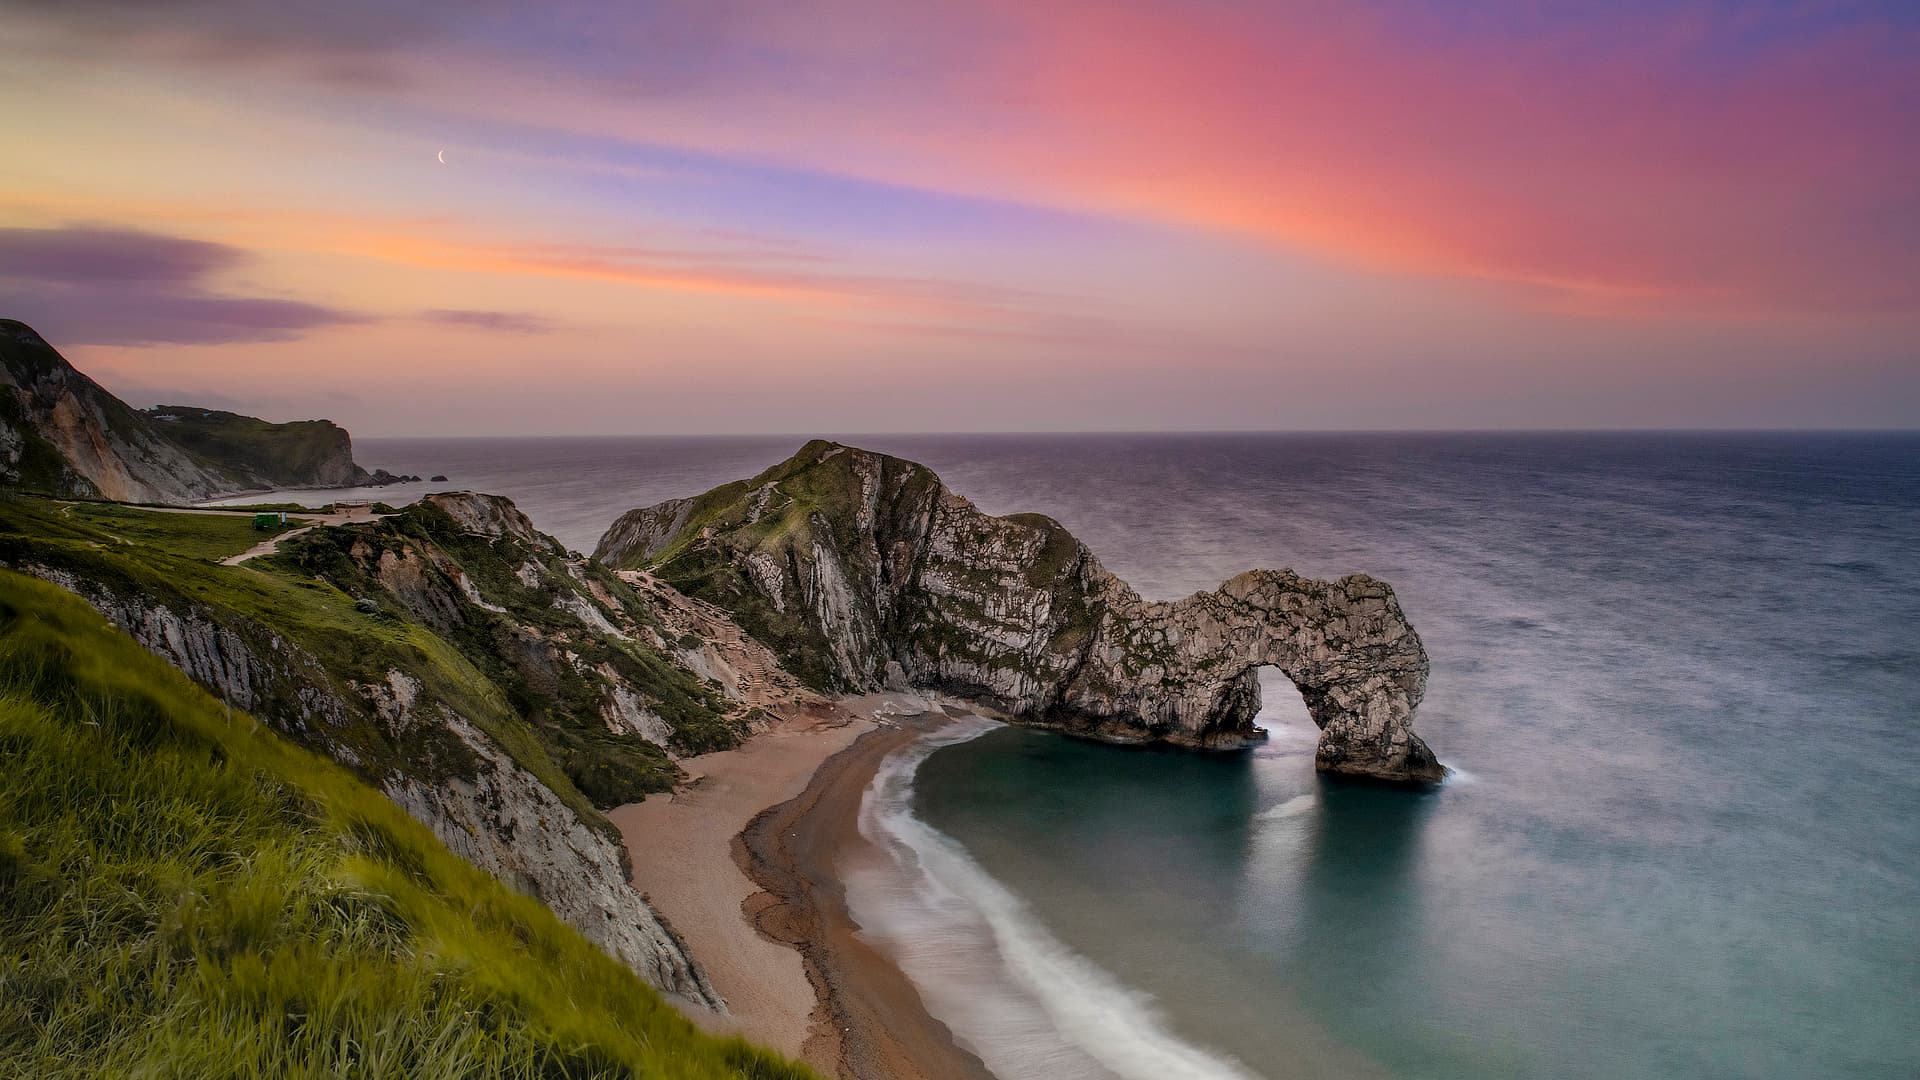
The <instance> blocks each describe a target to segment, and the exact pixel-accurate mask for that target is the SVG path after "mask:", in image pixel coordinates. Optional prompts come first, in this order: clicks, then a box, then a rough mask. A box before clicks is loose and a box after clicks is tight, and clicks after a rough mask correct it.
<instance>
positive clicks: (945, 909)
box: [848, 721, 1252, 1080]
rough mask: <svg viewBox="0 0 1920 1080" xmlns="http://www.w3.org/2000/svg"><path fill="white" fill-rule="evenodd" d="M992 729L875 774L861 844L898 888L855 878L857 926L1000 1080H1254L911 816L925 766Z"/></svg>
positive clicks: (987, 725)
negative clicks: (886, 857) (1182, 1031)
mask: <svg viewBox="0 0 1920 1080" xmlns="http://www.w3.org/2000/svg"><path fill="white" fill-rule="evenodd" d="M996 726H998V725H996V724H993V723H991V722H989V721H979V722H977V723H975V722H968V721H963V722H961V723H959V724H956V725H954V726H952V727H949V728H948V729H947V730H945V731H943V732H941V733H939V734H938V735H936V736H933V737H931V738H929V739H927V740H923V741H922V742H920V743H918V744H916V745H915V746H913V747H911V748H909V749H907V750H905V751H902V752H901V753H899V754H896V755H895V756H894V757H893V758H892V759H890V760H889V761H887V762H886V763H885V764H884V765H883V766H882V768H881V770H880V771H879V773H878V774H876V776H875V778H874V783H873V786H872V787H870V788H869V789H868V791H867V795H866V797H865V799H864V800H863V801H862V803H861V808H860V831H861V833H862V834H863V835H865V836H866V837H867V839H868V840H869V841H871V842H873V843H874V844H875V845H876V846H878V847H880V848H881V849H882V850H883V851H885V852H887V853H888V854H890V855H891V856H892V861H893V864H894V866H893V870H894V871H896V872H897V876H896V877H895V879H894V880H893V881H891V882H889V881H885V880H876V879H875V878H873V877H871V876H866V875H853V876H850V877H849V880H848V898H849V900H850V901H851V902H853V904H854V906H855V909H856V911H855V914H856V917H857V918H859V919H860V921H861V923H862V925H863V926H866V927H867V928H868V929H869V930H870V931H872V932H875V933H876V934H877V935H878V936H880V937H881V938H883V939H885V940H886V942H887V943H888V944H889V945H891V946H893V947H894V951H895V953H896V955H897V956H898V957H899V958H900V960H901V964H902V967H903V968H904V969H905V970H906V972H907V974H908V976H909V977H910V978H912V979H913V981H914V982H915V983H916V984H917V985H918V986H919V988H920V990H921V992H922V994H923V995H925V996H926V998H927V1000H928V1003H929V1005H930V1006H931V1007H932V1008H933V1009H934V1010H935V1011H936V1012H938V1013H939V1014H940V1018H941V1019H942V1020H945V1021H946V1022H947V1023H948V1024H949V1026H951V1027H952V1028H953V1030H954V1031H955V1033H956V1034H957V1035H959V1036H960V1038H961V1040H962V1041H963V1042H965V1043H966V1044H967V1045H968V1046H969V1047H970V1048H971V1049H973V1050H974V1051H975V1052H976V1053H978V1054H979V1055H980V1057H981V1058H982V1060H984V1061H985V1062H986V1063H987V1066H988V1068H990V1069H992V1070H993V1071H994V1073H995V1074H996V1075H998V1076H1001V1077H1004V1078H1005V1080H1019V1078H1021V1077H1027V1076H1033V1077H1047V1078H1048V1080H1054V1078H1067V1077H1115V1076H1117V1077H1120V1078H1122V1080H1252V1074H1251V1073H1249V1072H1247V1071H1246V1069H1245V1068H1243V1067H1242V1066H1241V1065H1240V1064H1239V1063H1238V1062H1236V1061H1233V1060H1232V1059H1230V1058H1226V1057H1223V1056H1220V1055H1217V1054H1214V1053H1212V1052H1210V1051H1207V1050H1204V1049H1202V1048H1200V1047H1198V1046H1195V1045H1193V1044H1192V1043H1189V1042H1187V1041H1185V1040H1183V1039H1181V1038H1180V1037H1179V1036H1178V1035H1175V1034H1174V1033H1173V1032H1172V1031H1171V1030H1170V1029H1169V1028H1168V1026H1167V1023H1166V1020H1165V1018H1164V1017H1162V1016H1161V1014H1160V1013H1159V1011H1158V1009H1156V1008H1155V1006H1154V1003H1153V999H1152V998H1151V996H1149V995H1146V994H1143V993H1140V992H1138V991H1135V990H1132V989H1130V988H1128V987H1126V986H1124V985H1123V984H1121V983H1120V982H1119V981H1118V980H1117V979H1115V978H1114V977H1113V976H1112V975H1110V974H1108V973H1107V972H1105V971H1104V970H1102V969H1101V968H1100V967H1099V966H1098V965H1096V964H1095V963H1093V962H1092V961H1091V960H1089V959H1087V958H1086V957H1084V956H1082V955H1080V954H1079V953H1077V952H1075V951H1073V950H1072V949H1070V948H1068V947H1067V946H1066V945H1065V944H1064V943H1062V942H1061V941H1060V940H1059V939H1057V938H1055V937H1054V936H1053V934H1052V933H1050V932H1049V931H1048V930H1047V928H1046V927H1045V926H1044V925H1042V924H1041V923H1040V921H1039V920H1038V919H1037V918H1036V917H1035V916H1034V914H1033V912H1032V910H1031V909H1030V908H1028V906H1027V905H1026V903H1025V902H1024V901H1022V900H1021V899H1020V898H1019V897H1018V896H1016V895H1014V894H1013V893H1012V892H1011V891H1009V890H1008V889H1007V888H1006V887H1005V886H1003V885H1002V884H1000V883H999V882H998V881H996V880H994V878H993V877H992V876H991V875H989V874H988V873H987V872H986V871H985V870H984V869H982V868H981V867H980V866H979V864H977V863H976V862H974V860H973V857H972V856H971V855H969V854H968V853H967V851H966V849H965V848H963V847H962V846H961V845H960V844H959V843H958V842H956V841H955V840H953V839H952V838H951V837H948V836H947V835H946V834H944V833H942V832H940V831H939V830H937V829H935V828H933V827H932V826H930V825H928V824H927V823H925V822H924V821H921V820H920V819H919V818H918V817H916V816H915V815H914V814H913V812H912V808H911V807H912V793H913V777H914V774H915V773H916V772H917V771H918V769H919V766H920V763H921V762H922V761H924V760H925V759H926V757H927V755H928V754H930V753H932V752H933V751H934V750H935V749H937V748H939V747H940V746H945V745H950V744H952V743H955V742H962V741H965V740H967V739H972V738H977V737H979V736H980V735H982V734H985V733H986V732H987V731H990V730H992V729H993V728H994V727H996ZM1042 1021H1043V1022H1042Z"/></svg>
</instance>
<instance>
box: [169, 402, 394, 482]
mask: <svg viewBox="0 0 1920 1080" xmlns="http://www.w3.org/2000/svg"><path fill="white" fill-rule="evenodd" d="M144 415H145V416H146V417H147V418H148V419H151V420H153V421H156V422H157V426H158V428H159V429H160V430H161V431H162V432H164V433H165V434H166V435H167V437H168V438H170V439H172V440H173V441H174V442H175V443H176V444H178V445H180V446H182V447H185V448H186V449H187V450H188V451H189V452H190V453H192V454H194V455H196V456H198V457H199V458H200V459H201V460H203V461H205V462H208V463H209V464H212V465H214V466H217V467H219V468H220V469H223V470H225V471H226V472H228V473H231V474H233V475H236V476H256V477H259V478H260V479H262V480H265V481H266V482H267V483H268V484H269V485H270V486H272V487H303V486H312V485H314V484H320V483H324V484H329V485H333V486H338V487H347V486H351V485H352V484H356V483H361V482H364V481H365V480H366V478H367V473H366V470H364V469H362V468H360V467H359V466H357V465H355V464H354V463H353V443H352V440H351V438H350V437H349V436H348V435H347V432H346V429H344V428H342V427H339V426H338V425H336V424H335V423H334V422H333V421H331V420H295V421H293V422H291V423H285V424H275V423H271V422H269V421H266V420H262V419H260V418H259V417H256V416H242V415H241V414H239V413H233V412H226V411H223V410H220V409H203V408H198V407H196V406H191V405H161V406H157V407H155V408H152V409H148V410H147V411H146V412H145V413H144Z"/></svg>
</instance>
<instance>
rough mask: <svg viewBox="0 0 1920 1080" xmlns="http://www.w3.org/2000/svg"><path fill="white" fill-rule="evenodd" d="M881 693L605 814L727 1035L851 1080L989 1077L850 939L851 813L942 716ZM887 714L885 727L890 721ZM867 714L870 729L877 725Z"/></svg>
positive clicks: (899, 976)
mask: <svg viewBox="0 0 1920 1080" xmlns="http://www.w3.org/2000/svg"><path fill="white" fill-rule="evenodd" d="M911 705H912V703H911V702H910V701H904V700H903V701H894V700H891V699H890V698H887V697H885V696H876V697H872V698H864V699H852V700H848V701H844V702H841V703H839V704H836V705H835V706H833V707H831V708H814V709H808V710H802V711H795V712H794V713H793V714H792V715H790V716H787V717H786V718H784V719H783V720H782V721H781V722H780V723H779V724H777V725H775V726H774V727H772V728H770V729H768V730H767V731H765V732H763V733H761V734H759V735H756V736H755V737H754V738H753V739H751V740H749V741H748V742H747V743H746V744H745V745H743V746H741V747H739V748H737V749H734V750H727V751H722V752H720V753H715V754H706V755H702V756H701V757H697V758H691V759H688V760H687V761H685V762H682V765H683V766H684V767H685V768H686V770H687V772H688V774H689V776H690V778H691V779H690V781H689V783H688V784H686V785H684V786H683V787H682V788H680V789H679V790H678V791H675V792H673V793H672V794H662V795H655V796H653V797H651V798H649V799H647V800H646V801H645V802H642V803H635V804H632V805H629V806H623V807H620V808H618V809H616V810H614V811H612V812H611V813H610V814H609V815H608V816H609V817H610V818H611V819H612V820H613V822H614V824H615V825H616V826H618V827H619V829H620V831H621V834H622V836H623V837H624V838H625V841H626V845H627V850H628V852H629V853H630V854H631V856H632V860H633V867H634V878H633V880H634V885H635V886H636V887H637V888H638V889H639V890H640V891H641V892H642V893H645V894H646V895H647V896H648V898H649V899H650V900H651V901H652V902H653V904H654V906H655V907H656V908H657V909H658V910H659V911H660V912H661V914H663V915H664V916H666V918H667V919H668V920H669V921H670V922H671V923H672V924H673V926H674V929H675V930H676V931H677V932H678V933H679V934H680V935H681V937H682V938H684V939H685V940H686V942H687V945H688V947H689V948H690V949H691V950H692V952H693V955H694V957H695V958H696V959H697V961H698V962H699V963H700V964H701V965H702V966H703V967H704V968H705V969H706V972H707V976H708V978H709V979H711V980H712V982H713V985H714V987H715V989H717V990H718V991H719V992H720V995H721V996H722V997H723V998H725V999H726V1001H727V1006H728V1013H727V1014H726V1015H724V1016H721V1015H715V1014H710V1013H705V1012H703V1011H695V1012H694V1013H693V1016H694V1019H695V1020H696V1021H698V1022H699V1023H701V1024H702V1025H703V1026H705V1027H707V1028H709V1029H710V1030H714V1031H722V1032H729V1033H738V1034H740V1035H743V1036H745V1037H747V1038H749V1039H751V1040H753V1041H755V1042H758V1043H761V1044H763V1045H766V1046H769V1047H772V1048H774V1049H777V1050H780V1051H782V1052H785V1053H787V1054H791V1055H794V1056H797V1057H801V1058H804V1059H805V1060H806V1061H807V1062H809V1063H810V1064H812V1065H814V1066H815V1067H816V1068H819V1069H820V1070H821V1071H822V1072H824V1073H827V1074H828V1075H837V1076H841V1077H847V1078H858V1080H870V1078H871V1080H891V1078H913V1077H924V1078H928V1080H946V1078H969V1080H984V1078H987V1077H990V1075H991V1074H989V1073H988V1072H987V1070H986V1068H985V1067H984V1066H983V1065H982V1064H981V1063H980V1061H979V1059H978V1058H976V1057H974V1056H973V1055H972V1054H971V1053H968V1052H967V1051H965V1050H963V1049H961V1048H960V1047H959V1046H958V1045H956V1044H955V1042H954V1040H953V1036H952V1034H951V1032H949V1031H948V1030H947V1028H946V1026H945V1025H944V1024H942V1023H940V1022H939V1021H938V1020H936V1019H935V1018H934V1017H932V1016H931V1015H929V1014H928V1013H927V1011H926V1009H925V1007H924V1006H923V1004H922V1003H921V1000H920V996H919V993H918V992H917V991H916V990H915V989H914V987H913V985H912V984H911V983H910V982H909V981H908V980H907V978H906V976H905V974H904V973H902V972H901V971H900V969H899V968H898V967H897V966H896V965H895V964H894V963H893V962H892V961H891V960H889V959H888V958H887V957H886V956H885V955H884V954H883V953H881V952H880V951H879V950H878V949H876V948H875V947H874V946H873V945H872V944H871V943H869V942H867V941H866V940H864V939H863V938H862V937H861V936H860V934H859V932H858V931H859V927H858V925H857V924H856V923H855V922H854V921H853V919H852V917H851V916H850V915H849V913H848V911H847V907H846V901H845V893H844V890H843V888H842V886H841V884H840V877H839V868H840V867H841V866H843V865H845V864H846V863H847V862H848V861H849V860H854V859H859V858H862V857H877V854H876V853H874V852H872V850H871V848H870V846H869V845H868V844H867V842H866V840H865V839H864V838H863V837H861V835H860V831H859V824H858V818H859V810H860V801H861V798H862V796H863V794H864V793H865V791H866V788H867V785H868V784H869V783H870V782H871V781H872V779H873V776H874V773H875V771H876V770H877V769H878V768H879V766H880V763H881V761H882V760H884V759H885V758H886V757H887V755H889V754H891V753H892V752H893V751H895V750H897V749H899V748H901V747H902V746H905V745H907V744H908V743H909V742H911V741H912V740H913V739H915V738H916V737H918V736H919V735H920V734H921V733H922V732H925V731H929V730H932V729H933V728H935V727H938V726H939V725H941V724H944V723H946V722H947V717H946V716H945V714H943V713H940V712H937V711H932V712H920V713H911V712H906V711H905V709H906V708H909V707H911ZM890 714H891V715H890ZM876 717H877V718H876Z"/></svg>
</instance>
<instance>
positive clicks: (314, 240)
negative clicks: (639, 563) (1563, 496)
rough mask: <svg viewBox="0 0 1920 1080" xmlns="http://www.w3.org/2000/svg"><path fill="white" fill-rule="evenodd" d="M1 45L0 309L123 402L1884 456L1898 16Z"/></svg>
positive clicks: (1729, 12) (558, 26)
mask: <svg viewBox="0 0 1920 1080" xmlns="http://www.w3.org/2000/svg"><path fill="white" fill-rule="evenodd" d="M0 42H4V43H5V51H6V62H5V63H4V64H3V65H0V140H4V147H5V149H4V152H0V315H6V316H11V317H15V318H20V319H24V320H26V321H27V322H30V323H32V324H33V325H34V326H35V327H36V328H38V329H39V330H40V331H41V332H42V333H43V334H45V335H46V336H47V337H48V338H49V339H50V340H51V341H53V342H54V344H56V345H57V346H59V347H60V348H61V349H62V350H63V351H64V352H65V353H66V355H67V356H68V357H69V358H70V359H72V360H73V361H74V362H75V363H77V364H78V365H80V366H81V367H82V368H83V369H84V370H86V371H88V372H89V373H91V374H93V375H95V376H96V377H97V378H99V379H100V380H101V381H102V382H104V383H105V384H106V385H107V386H108V387H109V388H110V389H113V390H115V391H116V392H118V393H121V394H122V395H123V396H125V397H127V398H129V399H130V400H133V401H134V402H135V403H137V404H153V403H157V402H161V401H167V402H173V401H183V400H184V401H188V402H192V403H202V404H211V405H217V406H221V407H226V408H235V409H239V410H242V411H247V412H254V413H258V414H261V415H265V416H268V417H271V418H274V419H291V418H296V417H302V416H327V417H331V418H333V419H335V420H338V421H340V422H341V423H344V424H346V425H347V426H349V427H350V428H352V429H353V430H354V431H355V433H357V434H366V435H382V434H387V435H392V434H484V433H503V434H507V433H511V434H517V433H527V434H535V433H552V434H567V433H578V434H622V433H634V434H644V433H690V432H782V433H787V432H816V431H818V432H879V431H903V430H917V431H962V430H989V431H991V430H1046V429H1064V430H1140V429H1174V430H1195V429H1241V430H1245V429H1263V430H1264V429H1301V428H1309V429H1326V428H1357V429H1377V428H1422V429H1432V428H1508V427H1520V428H1561V427H1577V428H1593V427H1671V426H1684V427H1729V426H1732V427H1772V426H1790V427H1844V426H1902V427H1908V426H1914V425H1915V424H1916V423H1920V4H1915V3H1913V2H1912V0H1897V2H1886V3H1846V2H1828V3H1823V2H1819V0H1802V2H1771V0H1754V2H1746V3H1738V2H1725V3H1689V2H1685V0H1680V2H1643V0H1625V2H1618V3H1571V2H1555V0H1535V2H1527V3H1522V2H1510V3H1501V2H1460V3H1443V2H1436V0H1429V2H1412V0H1392V2H1329V3H1254V2H1248V0H1195V2H1186V3H1175V2H1171V0H1168V2H1160V3H1149V2H1144V0H1107V2H1102V3H1086V4H1081V3H1072V2H1035V0H1025V2H1017V3H1015V2H1002V0H971V2H966V3H946V2H943V0H934V2H916V3H899V2H895V0H885V2H867V0H826V2H822V3H759V4H756V3H744V2H741V3H736V2H731V0H704V2H689V3H661V4H619V5H615V4H605V5H601V4H588V3H583V2H579V0H550V2H544V3H524V4H523V3H515V2H508V0H432V2H427V3H414V4H397V3H384V2H377V0H331V2H328V3H302V4H292V3H287V4H266V3H259V2H248V0H172V2H165V0H161V2H155V0H57V2H55V0H48V2H25V3H22V2H19V0H0ZM442 151H444V157H445V164H442V163H441V162H440V160H439V155H440V153H441V152H442Z"/></svg>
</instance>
